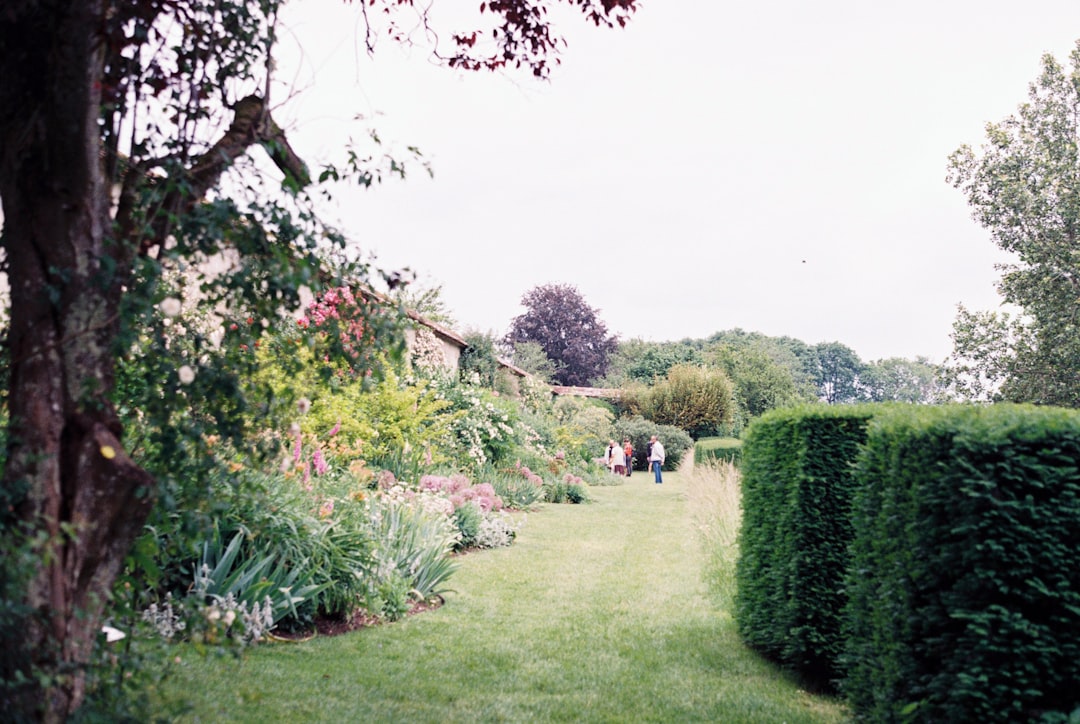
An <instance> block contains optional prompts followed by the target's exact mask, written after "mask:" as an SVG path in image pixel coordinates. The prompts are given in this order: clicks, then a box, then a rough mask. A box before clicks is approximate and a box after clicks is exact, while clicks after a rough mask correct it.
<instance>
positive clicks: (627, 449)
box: [622, 437, 634, 477]
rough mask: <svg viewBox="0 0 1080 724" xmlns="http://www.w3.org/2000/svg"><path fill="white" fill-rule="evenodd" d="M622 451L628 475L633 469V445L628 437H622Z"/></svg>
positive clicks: (628, 475) (627, 475)
mask: <svg viewBox="0 0 1080 724" xmlns="http://www.w3.org/2000/svg"><path fill="white" fill-rule="evenodd" d="M622 451H623V455H624V456H625V457H626V477H630V473H631V472H633V470H634V446H633V445H632V444H631V443H630V438H628V437H626V438H623V441H622Z"/></svg>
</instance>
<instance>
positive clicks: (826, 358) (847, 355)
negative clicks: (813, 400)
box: [813, 342, 863, 405]
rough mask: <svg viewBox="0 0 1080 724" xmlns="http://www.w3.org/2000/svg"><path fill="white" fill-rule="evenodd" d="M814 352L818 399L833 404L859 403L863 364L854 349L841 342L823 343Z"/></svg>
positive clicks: (815, 346) (815, 347)
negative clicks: (860, 377)
mask: <svg viewBox="0 0 1080 724" xmlns="http://www.w3.org/2000/svg"><path fill="white" fill-rule="evenodd" d="M813 350H814V358H815V360H816V361H815V364H814V366H813V370H814V382H815V383H816V384H817V389H818V399H820V400H822V401H823V402H827V403H828V404H830V405H836V404H844V403H851V402H856V401H858V400H859V398H860V394H859V376H860V375H861V374H862V372H863V363H862V360H860V359H859V355H857V354H855V350H853V349H851V348H850V347H848V346H847V345H843V344H840V343H839V342H822V343H820V344H817V345H814V348H813Z"/></svg>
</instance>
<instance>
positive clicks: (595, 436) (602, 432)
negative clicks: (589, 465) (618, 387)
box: [552, 395, 615, 461]
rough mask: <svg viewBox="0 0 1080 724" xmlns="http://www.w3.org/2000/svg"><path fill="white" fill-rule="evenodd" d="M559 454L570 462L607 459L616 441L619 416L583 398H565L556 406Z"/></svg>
mask: <svg viewBox="0 0 1080 724" xmlns="http://www.w3.org/2000/svg"><path fill="white" fill-rule="evenodd" d="M552 416H553V417H554V419H555V421H556V423H557V424H556V426H555V428H554V430H553V434H554V443H555V446H556V449H557V450H561V451H563V452H564V453H565V454H566V457H567V459H569V460H582V461H584V460H592V459H595V458H598V457H601V456H602V455H603V451H604V449H605V448H606V447H607V442H608V440H610V439H611V437H612V426H611V425H612V422H613V420H614V418H615V416H614V415H613V414H612V413H611V411H610V410H609V409H607V408H606V407H604V406H603V405H598V404H596V403H595V402H594V401H592V400H589V399H587V398H583V397H571V396H569V395H565V396H561V397H559V398H558V399H556V400H555V403H554V404H553V406H552Z"/></svg>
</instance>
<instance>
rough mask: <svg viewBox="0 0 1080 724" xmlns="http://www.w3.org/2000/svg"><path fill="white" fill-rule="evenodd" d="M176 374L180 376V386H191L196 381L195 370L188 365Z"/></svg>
mask: <svg viewBox="0 0 1080 724" xmlns="http://www.w3.org/2000/svg"><path fill="white" fill-rule="evenodd" d="M176 373H177V374H178V375H179V376H180V384H182V385H190V384H191V383H192V382H194V381H195V370H193V369H191V367H190V366H188V365H184V366H183V367H181V368H180V369H178V370H177V371H176Z"/></svg>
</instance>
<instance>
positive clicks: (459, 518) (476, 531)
mask: <svg viewBox="0 0 1080 724" xmlns="http://www.w3.org/2000/svg"><path fill="white" fill-rule="evenodd" d="M483 520H484V515H483V513H481V512H480V509H479V508H477V507H476V506H475V505H472V504H471V503H466V504H465V505H461V506H458V507H457V508H456V509H455V510H454V524H455V525H456V526H457V529H458V534H459V535H460V539H459V540H458V543H457V546H456V547H457V548H461V549H464V548H472V547H473V546H475V545H476V539H477V537H479V535H480V523H481V522H482V521H483Z"/></svg>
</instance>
